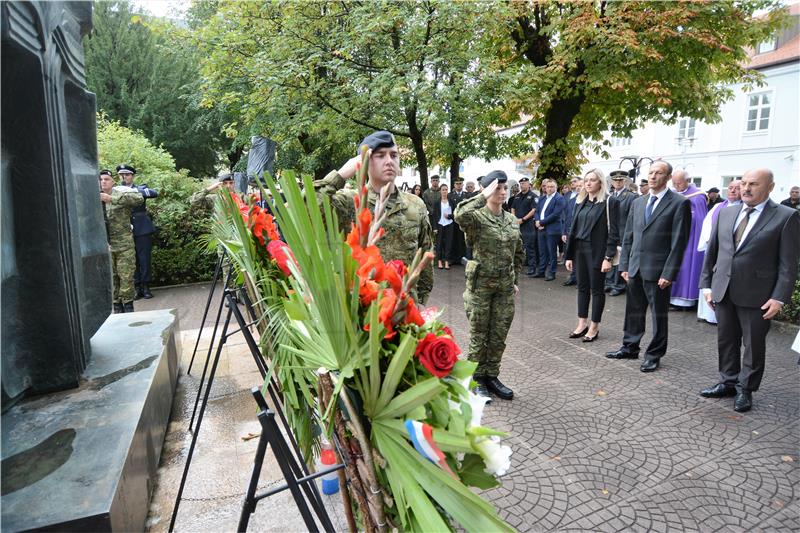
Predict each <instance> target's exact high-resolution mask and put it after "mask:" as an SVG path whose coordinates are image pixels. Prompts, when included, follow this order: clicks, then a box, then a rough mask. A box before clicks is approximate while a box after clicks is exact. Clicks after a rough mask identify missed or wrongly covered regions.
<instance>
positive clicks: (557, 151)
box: [538, 91, 585, 184]
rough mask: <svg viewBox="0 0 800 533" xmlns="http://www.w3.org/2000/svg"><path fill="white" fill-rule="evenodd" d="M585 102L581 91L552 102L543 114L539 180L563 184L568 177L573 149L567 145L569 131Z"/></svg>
mask: <svg viewBox="0 0 800 533" xmlns="http://www.w3.org/2000/svg"><path fill="white" fill-rule="evenodd" d="M584 100H585V96H584V93H583V91H580V92H579V94H578V95H576V96H573V97H571V98H558V99H556V100H553V102H552V104H551V105H550V108H549V109H548V110H547V113H546V114H545V128H546V129H545V134H544V139H543V141H542V147H541V149H540V150H539V164H540V166H539V173H538V176H539V179H540V180H541V179H545V178H549V179H553V180H556V182H557V183H559V184H562V183H565V182H566V181H567V180H568V179H569V177H570V175H569V174H570V172H569V166H570V165H569V162H568V161H569V160H570V159H571V158H572V156H573V155H574V154H573V149H571V148H570V146H569V144H568V143H567V138H568V137H569V131H570V129H571V128H572V123H573V121H574V120H575V117H576V116H577V115H578V113H579V112H580V110H581V105H582V104H583V101H584Z"/></svg>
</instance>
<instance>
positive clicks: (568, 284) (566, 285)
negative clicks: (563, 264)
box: [562, 279, 578, 287]
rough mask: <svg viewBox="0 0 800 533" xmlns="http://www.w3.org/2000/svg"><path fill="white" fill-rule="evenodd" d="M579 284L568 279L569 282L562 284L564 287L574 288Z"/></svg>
mask: <svg viewBox="0 0 800 533" xmlns="http://www.w3.org/2000/svg"><path fill="white" fill-rule="evenodd" d="M577 284H578V282H577V281H575V280H574V279H568V280H567V281H565V282H564V283H562V285H563V286H565V287H572V286H573V285H577Z"/></svg>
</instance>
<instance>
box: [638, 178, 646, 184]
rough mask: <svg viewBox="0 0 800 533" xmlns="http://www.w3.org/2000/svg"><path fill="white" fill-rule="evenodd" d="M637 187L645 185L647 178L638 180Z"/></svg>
mask: <svg viewBox="0 0 800 533" xmlns="http://www.w3.org/2000/svg"><path fill="white" fill-rule="evenodd" d="M639 185H647V178H642V179H641V180H639Z"/></svg>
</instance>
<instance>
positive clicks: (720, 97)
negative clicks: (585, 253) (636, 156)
mask: <svg viewBox="0 0 800 533" xmlns="http://www.w3.org/2000/svg"><path fill="white" fill-rule="evenodd" d="M780 4H781V3H780V2H779V1H777V0H754V1H733V0H727V1H715V2H661V1H637V2H571V3H561V2H547V1H533V2H516V3H508V4H499V3H497V4H494V3H493V4H492V5H493V9H492V10H491V11H492V16H491V17H489V18H487V19H486V26H485V28H486V33H485V35H486V36H487V38H488V39H489V40H490V41H491V43H493V48H494V50H495V51H496V57H495V59H494V61H493V62H492V64H491V65H489V68H490V69H491V70H493V71H496V72H497V73H498V75H499V76H501V77H503V78H504V79H505V80H506V83H505V85H506V86H507V87H508V88H509V90H508V92H507V93H506V103H507V106H508V110H509V111H511V112H515V113H517V114H520V115H530V116H531V120H530V122H529V123H528V126H527V128H526V131H525V132H524V134H523V135H524V137H526V138H527V139H531V140H535V142H537V143H538V144H540V150H539V160H540V163H541V166H540V168H539V173H540V175H541V176H543V177H551V178H556V179H560V180H563V179H565V178H566V177H567V176H568V174H569V172H570V171H574V170H575V168H576V167H577V165H578V164H579V163H580V159H581V147H582V146H585V145H586V144H587V143H589V145H590V147H599V146H602V145H601V144H599V143H600V142H601V139H602V138H603V136H604V135H605V134H606V132H607V131H609V130H610V131H611V132H613V133H614V135H617V136H627V135H629V134H630V132H631V131H632V130H633V129H635V128H637V127H639V126H641V125H642V124H643V123H644V122H645V121H648V120H659V121H666V122H667V123H672V122H674V121H675V120H677V118H679V117H681V116H685V117H691V118H695V119H699V120H704V121H716V120H719V106H720V104H721V103H723V102H724V101H725V100H727V99H728V98H730V97H731V91H730V89H728V88H727V87H726V86H725V85H726V84H731V83H739V82H744V83H746V84H753V83H757V82H758V81H759V79H760V76H759V74H758V73H757V72H755V71H749V70H747V68H746V64H747V48H748V47H753V46H755V45H757V44H758V43H759V42H760V41H763V40H765V39H766V38H767V37H768V36H769V35H770V34H771V33H772V32H774V31H775V30H776V28H777V27H779V25H780V24H781V20H782V19H783V15H784V12H785V10H783V9H780ZM761 10H768V11H769V14H768V15H766V16H764V17H761V18H755V17H754V14H755V13H756V12H759V11H761ZM490 46H492V45H490Z"/></svg>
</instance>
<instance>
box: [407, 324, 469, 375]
mask: <svg viewBox="0 0 800 533" xmlns="http://www.w3.org/2000/svg"><path fill="white" fill-rule="evenodd" d="M460 353H461V350H460V349H459V348H458V345H457V344H456V343H455V342H453V339H452V338H450V337H437V336H436V335H434V334H433V333H428V334H427V335H426V336H425V338H424V339H422V340H421V341H420V342H419V344H417V351H416V355H417V357H419V362H420V363H422V366H424V367H425V368H426V369H427V370H428V371H429V372H430V373H431V374H433V375H434V376H436V377H437V378H443V377H445V376H446V375H448V374H449V373H450V371H451V370H452V369H453V365H454V364H456V361H457V360H458V354H460Z"/></svg>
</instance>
